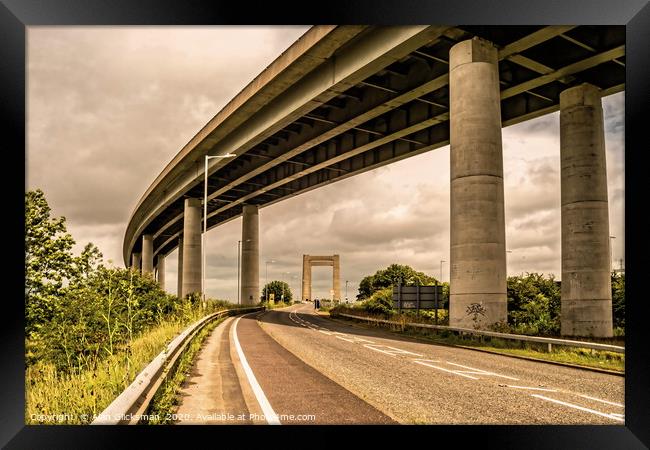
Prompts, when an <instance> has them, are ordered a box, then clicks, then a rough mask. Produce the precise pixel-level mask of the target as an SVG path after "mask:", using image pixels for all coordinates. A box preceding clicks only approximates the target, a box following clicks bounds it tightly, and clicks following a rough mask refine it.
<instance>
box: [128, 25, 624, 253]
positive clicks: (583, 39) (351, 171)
mask: <svg viewBox="0 0 650 450" xmlns="http://www.w3.org/2000/svg"><path fill="white" fill-rule="evenodd" d="M372 33H377V30H374V29H366V30H364V31H363V32H361V33H360V34H359V35H357V36H356V37H355V39H356V40H358V41H360V42H362V41H363V39H364V38H365V39H366V40H369V39H370V38H371V37H372ZM430 36H431V37H432V39H431V40H429V41H426V40H425V42H424V43H423V44H422V45H420V46H417V47H416V48H413V49H409V50H408V51H405V52H404V53H405V54H404V55H403V56H401V57H399V59H397V60H395V61H393V62H392V63H390V64H386V65H385V66H384V67H381V68H380V69H379V70H376V71H374V72H373V73H372V74H370V75H369V76H366V77H364V78H363V79H359V80H355V81H356V82H353V84H352V85H351V86H349V87H348V88H347V89H344V90H341V91H340V92H339V93H338V95H335V96H333V97H332V98H331V99H329V100H327V101H324V102H322V103H317V102H312V105H309V106H308V108H307V109H308V110H307V111H304V113H302V114H300V115H299V116H298V117H288V118H285V119H283V120H280V121H278V122H277V124H276V125H275V127H274V128H276V129H275V130H274V131H273V132H272V133H269V132H266V133H263V134H261V135H259V136H254V137H253V138H252V139H250V140H249V141H248V142H246V144H245V145H243V146H242V147H241V148H239V149H228V151H234V152H235V153H237V154H238V157H237V158H235V159H233V160H229V161H228V160H227V161H226V162H225V163H224V165H222V166H221V167H219V169H218V170H216V171H214V172H213V173H211V175H210V177H209V181H208V183H209V186H208V192H209V194H210V195H209V198H210V200H209V202H208V229H210V228H212V227H214V226H217V225H219V224H222V223H225V222H228V221H230V220H232V219H234V218H237V217H239V216H240V215H241V214H242V205H243V204H252V205H258V206H259V207H263V206H268V205H270V204H273V203H275V202H278V201H281V200H283V199H286V198H288V197H292V196H295V195H298V194H301V193H303V192H307V191H309V190H311V189H314V188H317V187H319V186H322V185H325V184H328V183H332V182H335V181H339V180H342V179H345V178H347V177H350V176H353V175H356V174H359V173H361V172H364V171H367V170H371V169H374V168H377V167H379V166H382V165H385V164H389V163H392V162H395V161H398V160H401V159H404V158H408V157H410V156H414V155H417V154H420V153H423V152H426V151H429V150H432V149H435V148H438V147H441V146H445V145H447V144H449V83H448V82H449V75H448V71H449V49H450V48H451V47H452V46H453V45H454V44H456V43H457V42H459V41H463V40H466V39H468V38H471V37H473V36H479V37H482V38H484V39H486V40H488V41H490V42H492V43H493V44H494V45H495V46H496V47H497V48H498V49H499V54H498V55H499V63H498V71H499V83H500V88H501V120H502V125H503V126H508V125H511V124H515V123H518V122H521V121H524V120H527V119H530V118H534V117H537V116H541V115H544V114H547V113H550V112H554V111H557V110H558V109H559V95H560V92H562V91H563V90H564V89H566V88H567V87H570V86H574V85H578V84H580V83H583V82H588V83H590V84H593V85H594V86H596V87H598V88H600V89H601V90H602V91H603V95H608V94H611V93H615V92H618V91H621V90H623V88H624V82H625V54H624V53H625V52H624V44H625V28H624V27H622V26H577V27H570V26H566V27H562V26H553V27H541V26H499V27H496V26H468V27H452V28H448V27H447V28H444V30H443V31H442V32H437V31H435V32H432V33H430ZM348 45H353V44H352V43H349V44H348ZM341 58H343V57H341ZM296 89H298V88H297V87H296ZM242 149H243V150H244V151H242ZM202 197H203V183H202V182H200V181H197V182H196V183H195V184H194V185H193V186H192V187H190V188H189V189H187V190H186V191H185V192H184V194H183V195H181V196H180V197H178V198H177V199H176V200H174V201H172V202H171V203H170V204H169V205H168V206H167V207H166V208H165V209H164V210H163V211H162V212H161V213H160V214H158V215H157V216H156V217H155V218H153V220H151V222H150V223H148V224H147V225H146V227H145V229H144V232H143V234H151V235H152V236H153V238H154V242H153V247H154V252H155V255H157V254H162V255H165V254H167V253H169V252H170V251H172V250H173V249H174V248H176V247H177V245H178V237H179V236H180V235H181V234H182V229H183V205H184V199H185V198H202ZM140 248H141V242H140V240H139V239H134V240H133V246H132V248H130V249H129V251H131V252H140V251H141V250H140ZM129 251H127V253H129ZM125 258H126V261H128V260H129V258H128V256H125Z"/></svg>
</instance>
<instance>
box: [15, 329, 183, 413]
mask: <svg viewBox="0 0 650 450" xmlns="http://www.w3.org/2000/svg"><path fill="white" fill-rule="evenodd" d="M187 325H188V324H187V323H185V322H181V321H178V320H173V321H164V322H161V323H160V324H159V325H158V326H157V327H155V328H153V329H151V330H149V331H148V332H146V333H145V334H143V335H142V336H139V337H137V338H135V339H134V340H133V342H132V344H131V352H130V354H129V353H128V352H126V351H123V352H119V353H115V354H113V355H111V356H109V357H107V358H105V359H103V360H101V361H100V362H99V363H98V364H97V367H95V368H94V369H92V370H90V369H89V370H85V371H83V372H81V373H74V374H64V373H58V372H57V370H56V368H55V367H54V365H52V364H46V363H37V364H35V365H33V366H30V367H28V368H27V370H26V371H25V387H26V389H25V397H26V398H25V403H26V404H25V423H26V424H66V425H71V424H89V423H91V422H92V421H93V419H94V416H96V415H98V414H99V413H101V412H102V411H103V410H104V408H106V407H107V406H108V405H109V404H110V403H111V402H112V401H113V400H114V399H115V398H116V397H117V396H118V395H120V394H121V393H122V391H124V389H126V388H127V387H128V386H129V384H131V382H132V381H133V380H134V379H135V377H136V376H137V374H138V373H140V371H141V370H142V369H143V368H144V367H146V365H147V364H149V363H150V362H151V360H152V359H153V358H154V357H156V355H158V354H159V353H160V352H161V351H162V350H163V349H164V348H165V347H166V346H167V344H169V342H171V340H172V339H173V338H174V337H175V336H176V335H178V333H180V332H181V331H182V330H183V329H185V327H187Z"/></svg>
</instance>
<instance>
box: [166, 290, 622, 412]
mask: <svg viewBox="0 0 650 450" xmlns="http://www.w3.org/2000/svg"><path fill="white" fill-rule="evenodd" d="M234 325H236V333H235V326H234ZM235 336H236V339H235ZM242 356H243V358H242ZM243 359H244V360H245V364H243V362H244V361H242V360H243ZM235 377H236V378H235ZM181 399H182V404H181V406H180V408H179V411H178V413H179V416H181V418H182V419H184V420H181V421H180V423H217V422H219V421H221V422H222V423H251V422H252V423H269V422H270V423H278V422H279V423H282V424H286V423H307V424H314V423H328V424H333V423H336V424H347V423H368V424H370V423H403V424H607V425H623V423H624V416H623V414H624V407H623V404H624V378H623V377H620V376H616V375H608V374H603V373H597V372H592V371H587V370H581V369H576V368H570V367H560V366H556V365H551V364H546V363H541V362H534V361H526V360H521V359H516V358H510V357H507V356H501V355H494V354H487V353H483V352H477V351H473V350H468V349H462V348H453V347H447V346H440V345H435V344H433V343H428V342H420V341H417V340H415V339H411V338H407V337H402V336H397V335H394V334H391V333H389V332H387V331H384V330H381V329H367V328H363V327H359V326H354V325H349V324H345V323H340V322H338V321H333V320H330V319H328V318H326V317H322V316H319V315H317V314H315V313H314V311H313V304H311V303H306V304H298V305H294V306H291V307H290V308H284V309H278V310H271V311H267V312H263V313H255V314H252V315H246V316H243V317H241V318H235V319H229V320H228V321H226V322H224V323H223V324H221V325H220V326H219V327H217V328H216V329H215V331H214V332H213V333H212V334H211V335H210V337H209V338H208V339H207V340H206V343H205V344H204V348H203V349H202V351H201V352H200V354H199V357H198V358H197V361H196V363H195V365H194V367H193V369H192V372H191V376H190V377H189V378H188V380H187V381H186V383H185V386H184V389H183V392H182V393H181ZM199 411H200V412H201V414H198V415H197V412H199ZM191 414H194V417H193V418H192V419H188V415H191ZM218 414H222V416H220V417H216V419H215V417H214V416H215V415H218ZM228 414H230V416H232V417H230V421H229V422H228V421H227V420H224V416H227V415H228ZM210 416H212V418H213V419H215V420H213V421H208V420H206V417H208V418H209V417H210ZM237 416H240V418H239V419H237ZM233 417H234V418H235V419H233ZM244 419H246V420H244Z"/></svg>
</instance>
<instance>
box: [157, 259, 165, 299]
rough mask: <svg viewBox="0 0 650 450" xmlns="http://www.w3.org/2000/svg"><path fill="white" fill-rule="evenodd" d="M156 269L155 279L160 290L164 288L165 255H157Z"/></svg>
mask: <svg viewBox="0 0 650 450" xmlns="http://www.w3.org/2000/svg"><path fill="white" fill-rule="evenodd" d="M156 271H157V276H158V278H157V280H158V284H159V285H160V287H161V288H162V290H163V291H164V290H165V257H164V256H163V255H158V258H157V263H156Z"/></svg>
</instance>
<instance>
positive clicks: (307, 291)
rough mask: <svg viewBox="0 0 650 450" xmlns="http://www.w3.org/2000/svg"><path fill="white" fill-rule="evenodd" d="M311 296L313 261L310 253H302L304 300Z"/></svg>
mask: <svg viewBox="0 0 650 450" xmlns="http://www.w3.org/2000/svg"><path fill="white" fill-rule="evenodd" d="M307 299H310V300H313V298H311V263H310V262H309V255H302V301H303V302H304V301H305V300H307Z"/></svg>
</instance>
